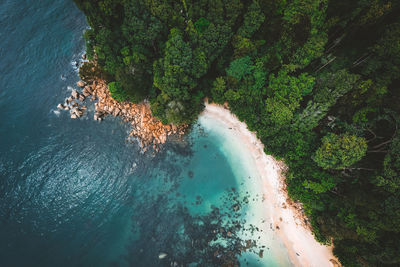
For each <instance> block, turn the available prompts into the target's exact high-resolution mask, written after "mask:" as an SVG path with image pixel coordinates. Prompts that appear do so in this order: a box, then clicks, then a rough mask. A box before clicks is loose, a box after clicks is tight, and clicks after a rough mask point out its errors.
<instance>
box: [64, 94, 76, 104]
mask: <svg viewBox="0 0 400 267" xmlns="http://www.w3.org/2000/svg"><path fill="white" fill-rule="evenodd" d="M72 100H74V99H73V98H72V97H71V96H70V97H68V98H67V99H65V103H67V105H68V104H69V103H71V102H72Z"/></svg>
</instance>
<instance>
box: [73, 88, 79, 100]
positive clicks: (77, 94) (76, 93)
mask: <svg viewBox="0 0 400 267" xmlns="http://www.w3.org/2000/svg"><path fill="white" fill-rule="evenodd" d="M71 96H72V98H73V99H77V98H78V97H79V93H78V91H76V90H72V93H71Z"/></svg>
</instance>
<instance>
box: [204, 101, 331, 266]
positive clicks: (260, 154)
mask: <svg viewBox="0 0 400 267" xmlns="http://www.w3.org/2000/svg"><path fill="white" fill-rule="evenodd" d="M200 118H207V119H208V120H210V119H212V120H215V121H219V122H221V123H223V124H224V126H226V129H230V131H232V134H233V133H234V135H235V136H236V137H238V138H239V139H238V140H240V144H238V145H240V146H241V150H242V151H243V153H249V154H251V155H247V156H248V157H251V158H252V162H254V163H253V164H254V165H255V166H252V168H253V169H254V168H255V169H256V171H257V172H258V176H259V177H260V179H258V180H257V181H256V182H255V181H252V183H258V184H253V185H251V186H253V187H258V188H259V189H260V190H262V193H263V195H264V197H265V199H266V201H265V202H263V203H262V206H261V208H262V210H264V211H257V212H263V213H264V214H267V215H268V216H270V217H271V218H268V219H269V221H270V222H272V225H273V227H274V230H275V233H276V234H277V236H278V237H279V238H280V240H281V242H282V243H283V245H284V247H285V248H286V250H287V251H288V254H289V258H290V261H291V262H292V264H293V265H294V266H314V267H324V266H335V264H334V263H335V262H337V259H336V258H335V257H334V256H333V254H332V248H331V247H327V246H324V245H321V244H320V243H318V242H317V241H316V240H315V239H314V236H313V235H312V233H311V231H310V230H309V229H307V228H306V227H304V226H303V225H302V223H301V218H299V216H297V217H296V214H297V212H296V210H295V208H293V207H291V206H290V205H289V204H288V202H287V194H286V192H285V190H283V189H282V188H283V187H282V186H283V185H284V181H283V178H282V177H281V175H280V165H279V163H278V162H277V161H276V160H274V158H273V157H271V156H267V155H266V154H265V153H264V149H263V144H262V143H261V141H260V140H258V139H257V137H256V135H255V133H252V132H250V131H249V130H248V129H247V126H246V124H245V123H243V122H240V121H239V120H238V119H237V118H236V117H235V116H234V115H233V114H232V113H231V112H230V111H229V110H228V109H225V108H224V107H223V106H220V105H215V104H206V108H205V110H204V111H203V113H202V114H201V115H200ZM277 226H278V227H277Z"/></svg>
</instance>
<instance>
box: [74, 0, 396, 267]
mask: <svg viewBox="0 0 400 267" xmlns="http://www.w3.org/2000/svg"><path fill="white" fill-rule="evenodd" d="M75 2H76V3H77V5H78V7H79V8H80V9H82V10H83V11H84V13H85V14H86V16H87V20H88V23H89V25H90V27H91V29H89V30H87V31H86V33H85V39H86V43H87V54H88V56H89V58H90V59H96V60H97V62H98V64H99V66H100V67H101V73H102V75H103V77H105V78H106V79H107V81H108V82H109V89H110V91H111V94H112V96H113V97H114V98H115V99H117V100H120V101H124V100H129V101H133V102H139V101H142V100H143V99H148V100H149V101H150V103H151V108H152V111H153V114H154V115H155V116H157V117H158V118H159V119H161V120H162V121H163V122H165V123H167V122H171V123H175V124H181V123H191V122H192V121H193V120H195V119H196V117H197V115H198V114H199V112H200V111H201V109H202V107H203V104H202V102H203V99H204V97H208V98H209V99H211V100H212V101H214V102H217V103H223V102H225V101H227V102H228V103H229V106H230V108H231V110H232V112H234V113H235V114H236V115H237V116H238V117H239V118H240V119H241V120H243V121H245V122H246V123H247V125H248V127H249V129H250V130H253V131H255V132H257V135H258V137H259V138H260V139H261V140H262V142H263V143H264V144H265V152H266V153H268V154H272V155H274V156H275V157H278V158H281V159H284V160H285V162H286V164H287V165H288V166H289V171H288V173H287V184H288V190H289V194H290V196H291V197H292V198H293V199H294V200H297V201H301V202H302V203H303V204H304V208H305V211H306V214H307V215H308V216H309V218H310V220H311V224H312V226H313V229H314V234H315V237H316V239H317V240H319V241H320V242H324V243H330V242H332V240H333V244H334V247H335V249H334V253H335V254H336V255H337V256H338V257H339V259H340V261H341V262H342V263H343V264H344V265H346V266H399V265H400V131H399V130H398V128H399V123H400V90H399V85H400V3H399V2H398V1H394V0H392V1H389V0H354V1H349V0H181V1H178V0H103V1H97V0H96V1H95V0H75Z"/></svg>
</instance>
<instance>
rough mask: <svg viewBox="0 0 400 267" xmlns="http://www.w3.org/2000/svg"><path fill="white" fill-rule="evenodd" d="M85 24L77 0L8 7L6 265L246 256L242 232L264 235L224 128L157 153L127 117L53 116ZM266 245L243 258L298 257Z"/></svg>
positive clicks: (4, 22) (1, 200) (3, 95)
mask: <svg viewBox="0 0 400 267" xmlns="http://www.w3.org/2000/svg"><path fill="white" fill-rule="evenodd" d="M86 27H87V25H86V22H85V18H84V16H83V14H82V13H81V12H80V11H79V10H78V9H77V8H76V7H75V6H74V4H73V2H72V1H63V0H53V1H50V0H45V1H27V0H21V1H12V0H5V1H1V3H0V58H1V60H0V73H1V76H0V114H1V118H0V266H171V263H172V264H174V262H175V263H176V264H178V265H179V266H181V265H183V266H189V265H190V263H191V264H192V265H190V266H196V264H197V265H200V266H212V265H216V266H218V262H219V260H221V258H223V257H225V256H226V255H228V254H229V253H232V254H235V253H236V254H238V251H240V249H238V244H240V242H241V240H240V239H239V237H240V238H242V237H243V238H242V239H243V240H245V239H251V238H253V239H256V238H257V236H259V235H260V234H261V233H260V232H259V231H257V230H254V229H250V228H251V224H250V223H248V220H249V218H248V216H249V215H248V214H247V211H250V210H251V205H252V201H250V202H248V203H246V201H244V200H246V199H245V198H246V197H247V198H248V193H246V192H244V191H243V192H242V191H241V188H243V183H244V180H243V177H242V176H245V173H243V172H238V171H237V170H236V169H235V166H232V162H234V161H232V157H234V156H232V155H228V154H227V153H226V151H225V150H224V149H222V148H221V146H220V144H221V142H222V141H223V140H222V139H223V138H224V137H223V136H221V135H220V134H218V132H217V131H213V130H212V129H206V130H204V129H203V128H204V127H202V126H201V125H200V126H198V125H196V126H195V127H194V129H193V131H192V132H191V133H190V135H189V136H187V137H186V138H185V140H183V141H181V142H175V143H169V144H168V145H167V146H166V147H165V149H164V150H163V151H162V153H160V154H158V155H157V156H155V157H154V156H152V155H151V154H150V153H147V154H145V155H142V154H140V153H139V149H138V146H137V145H136V144H135V143H133V144H128V143H126V142H125V140H126V137H127V132H128V131H129V128H128V127H127V125H125V124H124V123H122V122H121V121H120V120H119V119H115V118H107V119H106V120H105V121H104V122H102V123H97V122H95V121H93V120H92V119H91V118H92V116H93V114H92V113H90V112H89V115H88V116H86V117H84V118H82V119H80V120H71V119H69V117H68V114H66V113H60V114H56V113H55V112H54V110H55V107H56V105H57V104H58V103H60V102H63V100H64V98H65V97H66V96H68V95H69V94H70V92H71V91H70V89H71V88H72V87H74V85H75V83H76V81H77V80H78V76H77V73H76V66H75V62H76V61H78V60H79V58H80V55H81V54H82V53H83V50H84V43H83V40H82V37H81V35H82V32H83V31H84V29H85V28H86ZM221 138H222V139H221ZM236 167H238V166H236ZM238 168H241V167H240V166H239V167H238ZM239 207H240V209H239ZM221 229H222V230H221ZM243 229H245V230H243ZM249 229H250V230H249ZM228 231H229V232H230V233H231V237H229V238H228V236H227V235H228ZM245 234H247V236H246V238H244V235H245ZM262 234H264V233H262ZM265 234H266V233H265ZM243 242H244V243H245V241H243ZM243 242H242V243H243ZM218 244H219V245H218ZM271 244H275V243H273V242H272V243H268V244H267V245H271ZM261 245H262V244H258V245H257V247H256V248H254V252H255V253H247V254H246V253H244V254H243V256H242V257H240V259H241V261H242V263H243V264H246V261H247V260H249V261H250V259H251V258H252V260H251V262H250V263H249V266H265V265H266V264H267V263H268V266H285V265H287V264H288V262H287V260H286V261H285V259H286V255H285V254H284V252H282V251H283V250H282V248H275V246H270V247H268V248H267V247H265V248H261ZM278 245H279V244H278ZM260 249H263V250H264V251H265V252H264V257H263V259H260V258H259V257H258V253H259V251H260ZM271 251H275V252H274V253H273V252H271ZM161 252H163V253H166V254H167V256H166V257H165V258H164V259H162V260H160V259H159V258H158V256H159V254H160V253H161ZM236 254H235V255H236ZM276 255H278V256H279V255H281V256H282V257H283V258H284V260H282V259H281V257H280V256H279V257H278V256H276ZM278 259H279V260H278ZM260 260H261V261H260Z"/></svg>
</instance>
